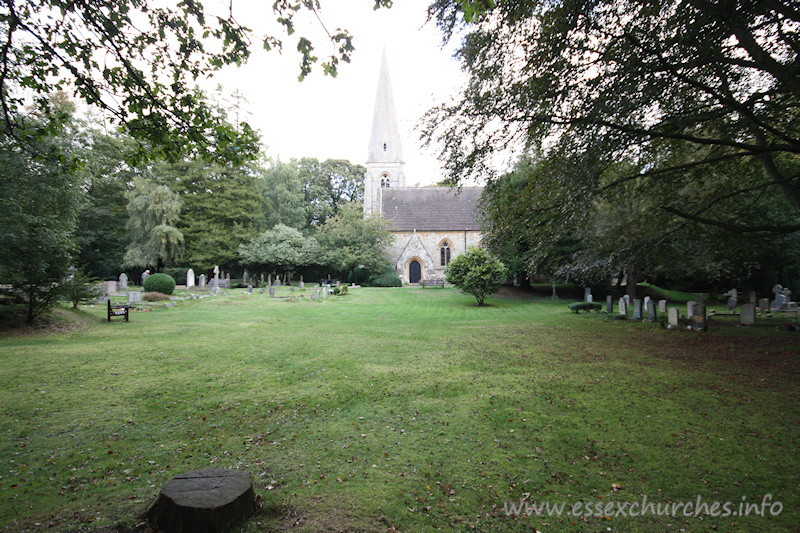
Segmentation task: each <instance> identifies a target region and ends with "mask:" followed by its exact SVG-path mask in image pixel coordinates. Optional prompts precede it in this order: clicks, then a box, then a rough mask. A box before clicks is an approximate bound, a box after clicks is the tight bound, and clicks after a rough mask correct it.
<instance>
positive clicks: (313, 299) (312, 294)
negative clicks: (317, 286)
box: [311, 292, 317, 302]
mask: <svg viewBox="0 0 800 533" xmlns="http://www.w3.org/2000/svg"><path fill="white" fill-rule="evenodd" d="M311 301H312V302H316V301H317V293H316V292H312V293H311Z"/></svg>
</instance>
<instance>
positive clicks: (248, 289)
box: [247, 285, 253, 294]
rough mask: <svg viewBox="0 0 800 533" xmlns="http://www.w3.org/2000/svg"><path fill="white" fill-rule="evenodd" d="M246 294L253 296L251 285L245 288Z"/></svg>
mask: <svg viewBox="0 0 800 533" xmlns="http://www.w3.org/2000/svg"><path fill="white" fill-rule="evenodd" d="M247 294H253V286H252V285H248V286H247Z"/></svg>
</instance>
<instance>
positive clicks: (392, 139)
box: [367, 48, 403, 163]
mask: <svg viewBox="0 0 800 533" xmlns="http://www.w3.org/2000/svg"><path fill="white" fill-rule="evenodd" d="M402 160H403V148H402V146H401V145H400V129H399V128H398V127H397V113H396V112H395V109H394V96H393V94H392V82H391V79H390V78H389V62H388V60H387V59H386V48H384V49H383V59H382V60H381V72H380V76H379V77H378V92H377V94H376V95H375V111H374V113H373V116H372V134H371V135H370V139H369V158H368V159H367V161H368V162H371V163H378V162H381V163H399V162H401V161H402Z"/></svg>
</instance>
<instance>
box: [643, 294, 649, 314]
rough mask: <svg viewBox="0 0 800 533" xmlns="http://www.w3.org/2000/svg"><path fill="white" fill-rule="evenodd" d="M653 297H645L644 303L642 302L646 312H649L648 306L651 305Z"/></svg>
mask: <svg viewBox="0 0 800 533" xmlns="http://www.w3.org/2000/svg"><path fill="white" fill-rule="evenodd" d="M650 300H651V298H650V297H649V296H645V297H644V303H643V304H642V309H644V313H645V314H647V306H648V305H650Z"/></svg>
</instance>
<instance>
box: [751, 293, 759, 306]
mask: <svg viewBox="0 0 800 533" xmlns="http://www.w3.org/2000/svg"><path fill="white" fill-rule="evenodd" d="M757 298H758V297H757V296H756V291H750V303H751V304H753V305H755V304H756V303H757V301H758V300H757Z"/></svg>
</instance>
